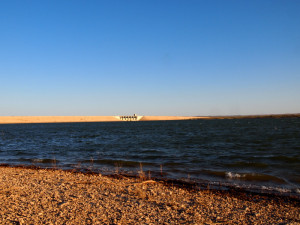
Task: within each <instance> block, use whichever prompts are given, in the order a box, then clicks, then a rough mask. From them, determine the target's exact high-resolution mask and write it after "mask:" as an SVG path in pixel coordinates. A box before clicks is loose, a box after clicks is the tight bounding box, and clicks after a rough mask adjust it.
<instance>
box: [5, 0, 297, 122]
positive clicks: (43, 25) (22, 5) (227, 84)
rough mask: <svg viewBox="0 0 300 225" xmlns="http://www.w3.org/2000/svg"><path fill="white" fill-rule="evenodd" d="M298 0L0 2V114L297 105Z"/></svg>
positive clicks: (280, 109)
mask: <svg viewBox="0 0 300 225" xmlns="http://www.w3.org/2000/svg"><path fill="white" fill-rule="evenodd" d="M299 11H300V1H296V0H290V1H280V0H265V1H258V0H254V1H234V0H228V1H221V0H216V1H196V0H191V1H179V0H172V1H171V0H165V1H156V0H154V1H136V0H132V1H93V0H91V1H82V0H74V1H66V0H63V1H57V0H54V1H48V0H46V1H36V0H33V1H20V0H10V1H8V0H4V1H0V28H1V35H0V47H1V52H0V80H1V88H0V116H115V115H132V114H134V113H136V114H138V115H149V116H150V115H151V116H226V115H263V114H293V113H300V101H299V96H300V88H299V87H300V29H299V27H300V14H299Z"/></svg>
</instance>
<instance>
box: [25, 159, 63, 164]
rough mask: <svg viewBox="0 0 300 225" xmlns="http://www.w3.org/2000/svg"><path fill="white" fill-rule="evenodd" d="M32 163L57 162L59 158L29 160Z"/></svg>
mask: <svg viewBox="0 0 300 225" xmlns="http://www.w3.org/2000/svg"><path fill="white" fill-rule="evenodd" d="M30 161H31V162H33V163H46V164H47V163H58V162H59V160H57V159H31V160H30Z"/></svg>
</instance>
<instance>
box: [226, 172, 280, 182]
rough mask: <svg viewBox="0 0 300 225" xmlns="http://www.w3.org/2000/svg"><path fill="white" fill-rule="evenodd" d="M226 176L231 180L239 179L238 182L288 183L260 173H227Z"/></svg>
mask: <svg viewBox="0 0 300 225" xmlns="http://www.w3.org/2000/svg"><path fill="white" fill-rule="evenodd" d="M225 176H226V177H227V178H229V179H237V180H246V181H256V182H274V183H279V184H285V183H286V181H285V180H284V179H281V178H279V177H275V176H271V175H267V174H259V173H233V172H226V173H225Z"/></svg>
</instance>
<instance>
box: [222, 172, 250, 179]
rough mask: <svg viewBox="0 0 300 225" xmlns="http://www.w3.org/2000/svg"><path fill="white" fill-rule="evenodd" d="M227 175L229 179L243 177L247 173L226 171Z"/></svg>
mask: <svg viewBox="0 0 300 225" xmlns="http://www.w3.org/2000/svg"><path fill="white" fill-rule="evenodd" d="M225 176H226V177H228V178H229V179H236V178H237V179H239V178H242V177H246V175H245V174H239V173H232V172H226V173H225Z"/></svg>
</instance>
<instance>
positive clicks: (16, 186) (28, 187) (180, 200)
mask: <svg viewBox="0 0 300 225" xmlns="http://www.w3.org/2000/svg"><path fill="white" fill-rule="evenodd" d="M0 199H1V200H0V207H1V211H0V221H1V224H290V225H291V224H300V207H299V206H300V204H299V199H292V198H289V197H278V196H269V195H268V196H265V195H259V194H249V193H234V192H231V191H222V192H221V191H215V190H196V189H191V188H185V187H180V186H176V185H170V183H169V184H167V183H165V182H163V181H155V180H144V179H141V178H138V177H136V178H129V177H123V176H118V177H117V178H116V177H115V178H114V177H109V176H104V175H101V174H84V173H76V172H70V171H63V170H49V169H31V168H19V167H0Z"/></svg>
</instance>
